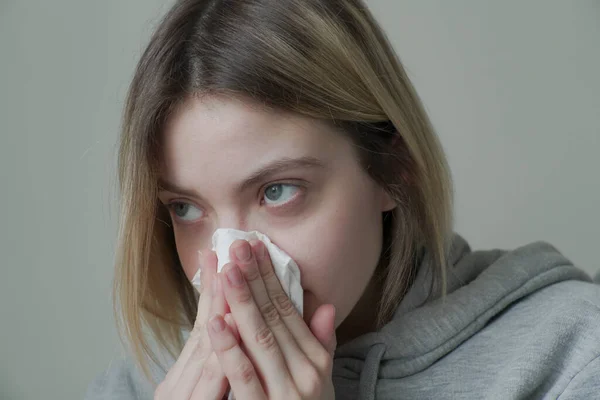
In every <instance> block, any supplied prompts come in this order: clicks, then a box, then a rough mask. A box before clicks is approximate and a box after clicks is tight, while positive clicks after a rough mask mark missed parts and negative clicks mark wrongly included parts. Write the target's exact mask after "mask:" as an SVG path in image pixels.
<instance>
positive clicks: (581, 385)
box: [558, 356, 600, 400]
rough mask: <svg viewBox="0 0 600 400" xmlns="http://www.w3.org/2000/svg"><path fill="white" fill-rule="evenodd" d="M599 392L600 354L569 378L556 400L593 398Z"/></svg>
mask: <svg viewBox="0 0 600 400" xmlns="http://www.w3.org/2000/svg"><path fill="white" fill-rule="evenodd" d="M599 393H600V356H597V357H596V358H594V359H593V360H592V361H590V363H589V364H588V365H586V366H585V367H584V368H583V369H582V370H581V371H579V373H578V374H577V375H575V376H574V377H573V379H571V382H569V384H568V385H567V387H566V389H565V391H564V392H563V393H562V394H561V395H560V396H558V400H585V399H594V398H596V396H598V394H599Z"/></svg>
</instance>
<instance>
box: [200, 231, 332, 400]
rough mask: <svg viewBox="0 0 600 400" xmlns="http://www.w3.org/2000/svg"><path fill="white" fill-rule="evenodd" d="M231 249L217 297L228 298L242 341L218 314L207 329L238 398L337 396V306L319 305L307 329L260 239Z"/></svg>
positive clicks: (236, 245)
mask: <svg viewBox="0 0 600 400" xmlns="http://www.w3.org/2000/svg"><path fill="white" fill-rule="evenodd" d="M230 253H231V259H232V260H234V262H232V263H229V264H227V265H226V266H225V267H224V268H223V273H221V274H218V275H219V279H220V281H221V285H222V288H223V291H222V292H220V293H219V294H218V296H224V297H225V300H226V301H227V304H228V305H229V307H230V309H231V315H232V316H233V320H234V321H235V325H236V326H237V327H238V329H239V335H240V338H241V340H238V339H237V338H236V336H235V335H234V332H233V331H232V330H231V328H230V327H229V326H228V324H227V322H226V321H225V320H224V319H223V317H222V315H220V314H219V313H217V314H216V315H214V316H213V317H212V318H211V319H210V322H209V329H208V331H209V335H210V340H211V343H212V347H213V349H214V351H215V353H216V355H217V357H218V359H219V362H220V365H221V368H222V371H223V372H224V374H225V376H226V378H227V380H228V381H229V384H230V385H231V389H232V391H233V394H234V396H235V399H236V400H246V399H252V400H255V399H284V398H285V399H289V400H295V399H333V398H334V397H335V395H334V390H333V383H332V379H331V369H332V364H333V351H334V350H335V328H334V318H335V309H334V307H333V306H332V305H323V306H321V307H320V308H319V309H317V310H316V312H315V314H314V316H313V318H312V320H311V323H310V328H309V327H308V326H307V325H306V323H305V322H304V320H303V319H302V317H301V316H300V315H299V314H298V312H297V311H296V309H295V308H294V306H293V304H292V302H291V301H290V299H289V298H288V296H287V295H286V294H285V292H284V291H283V288H282V287H281V284H280V283H279V280H278V279H277V276H276V275H275V271H274V270H273V265H272V264H271V260H270V258H269V255H268V252H267V250H266V248H265V246H264V244H263V243H262V242H260V241H253V242H252V243H251V244H249V243H248V242H246V241H243V240H238V241H236V242H235V243H233V244H232V246H231V248H230ZM236 254H237V255H239V256H236ZM222 301H223V300H222V299H219V300H218V302H219V303H221V302H222Z"/></svg>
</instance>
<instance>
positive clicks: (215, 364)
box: [154, 252, 237, 400]
mask: <svg viewBox="0 0 600 400" xmlns="http://www.w3.org/2000/svg"><path fill="white" fill-rule="evenodd" d="M200 257H201V260H200V265H201V268H202V272H201V274H202V286H203V287H202V290H201V294H200V299H199V301H198V313H197V316H196V321H195V323H194V328H193V329H192V331H191V332H190V336H189V338H188V340H187V342H186V343H185V346H184V348H183V350H182V351H181V354H180V355H179V358H178V359H177V361H176V362H175V364H174V365H173V366H172V367H171V369H170V370H169V372H168V373H167V375H166V377H165V379H164V380H163V381H162V382H161V383H160V384H159V385H158V387H157V388H156V391H155V392H154V399H155V400H163V399H164V400H167V399H168V400H179V399H185V400H188V399H211V400H214V399H222V398H223V396H224V395H225V392H226V390H227V387H228V383H227V379H226V378H225V375H224V374H223V372H222V370H221V366H220V365H219V361H218V359H217V356H216V354H215V353H214V351H213V349H212V347H211V344H210V340H209V338H208V335H207V329H206V325H207V322H208V318H209V316H210V315H213V314H215V313H218V314H221V315H225V316H226V320H227V323H229V324H230V326H229V330H230V331H231V332H233V335H234V336H237V329H236V327H235V324H234V322H233V320H232V319H231V315H230V314H227V313H226V311H227V306H226V304H225V300H224V297H223V293H222V290H223V289H222V287H220V283H219V279H218V278H217V257H216V255H215V254H214V253H213V252H208V253H207V254H205V255H204V256H202V255H200Z"/></svg>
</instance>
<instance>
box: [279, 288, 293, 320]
mask: <svg viewBox="0 0 600 400" xmlns="http://www.w3.org/2000/svg"><path fill="white" fill-rule="evenodd" d="M273 301H274V302H275V304H276V305H277V309H278V310H279V313H280V314H281V316H282V317H289V316H291V315H294V314H295V313H296V309H295V308H294V305H293V304H292V302H291V301H290V298H289V297H287V295H286V294H285V293H278V294H276V295H274V296H273Z"/></svg>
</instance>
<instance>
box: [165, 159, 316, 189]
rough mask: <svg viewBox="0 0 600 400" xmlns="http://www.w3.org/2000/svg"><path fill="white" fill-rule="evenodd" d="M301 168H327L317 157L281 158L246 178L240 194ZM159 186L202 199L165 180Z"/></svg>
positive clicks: (241, 184)
mask: <svg viewBox="0 0 600 400" xmlns="http://www.w3.org/2000/svg"><path fill="white" fill-rule="evenodd" d="M301 168H308V169H310V168H317V169H319V168H320V169H322V168H325V164H323V162H322V161H321V160H319V159H318V158H315V157H299V158H288V157H285V158H280V159H278V160H275V161H273V162H271V163H269V164H267V165H265V166H264V167H262V168H261V169H259V170H258V171H256V172H254V173H252V175H250V176H249V177H248V178H246V179H245V180H244V181H243V182H242V183H240V184H239V185H238V187H237V190H238V193H239V192H243V191H245V190H247V189H248V188H249V187H251V186H254V185H256V184H258V183H259V182H262V181H265V180H267V179H268V178H269V177H271V176H273V175H275V174H278V173H281V172H285V171H290V170H294V169H301ZM158 185H159V190H166V191H169V192H173V193H180V194H183V195H186V196H190V197H199V198H201V197H202V196H200V194H199V193H198V192H196V191H195V190H193V189H191V190H190V189H185V188H182V187H179V186H177V185H175V184H173V183H171V182H168V181H165V180H163V179H159V181H158Z"/></svg>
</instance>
